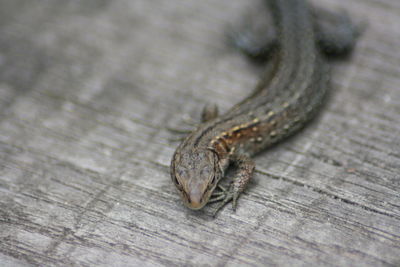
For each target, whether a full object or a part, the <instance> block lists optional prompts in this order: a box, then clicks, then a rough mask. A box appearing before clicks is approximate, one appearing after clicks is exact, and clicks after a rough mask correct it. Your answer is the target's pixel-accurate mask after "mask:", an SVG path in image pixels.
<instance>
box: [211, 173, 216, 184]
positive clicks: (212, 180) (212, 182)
mask: <svg viewBox="0 0 400 267" xmlns="http://www.w3.org/2000/svg"><path fill="white" fill-rule="evenodd" d="M216 181H217V179H216V178H215V175H214V176H213V178H212V179H211V184H213V185H214V184H215V182H216Z"/></svg>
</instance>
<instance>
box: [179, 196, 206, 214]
mask: <svg viewBox="0 0 400 267" xmlns="http://www.w3.org/2000/svg"><path fill="white" fill-rule="evenodd" d="M208 198H209V197H208V196H207V194H204V195H200V196H199V195H191V196H190V197H189V196H188V197H187V198H184V202H185V204H186V206H187V207H188V208H189V209H192V210H199V209H201V208H203V207H204V206H205V205H206V204H207V201H208Z"/></svg>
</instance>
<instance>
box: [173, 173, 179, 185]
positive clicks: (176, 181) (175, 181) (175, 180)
mask: <svg viewBox="0 0 400 267" xmlns="http://www.w3.org/2000/svg"><path fill="white" fill-rule="evenodd" d="M172 181H173V182H174V183H175V184H176V185H177V186H180V185H181V184H180V183H179V181H178V179H176V176H175V175H174V176H172Z"/></svg>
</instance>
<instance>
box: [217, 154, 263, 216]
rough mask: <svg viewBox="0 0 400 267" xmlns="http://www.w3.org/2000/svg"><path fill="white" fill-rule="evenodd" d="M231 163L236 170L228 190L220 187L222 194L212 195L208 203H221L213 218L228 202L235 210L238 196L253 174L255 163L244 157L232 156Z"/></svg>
mask: <svg viewBox="0 0 400 267" xmlns="http://www.w3.org/2000/svg"><path fill="white" fill-rule="evenodd" d="M231 162H232V163H233V164H234V165H236V167H237V170H236V174H235V176H234V179H233V181H232V183H231V185H230V187H229V189H228V190H225V189H223V188H222V187H220V188H222V192H220V193H216V194H214V196H215V197H214V198H212V199H210V202H217V201H221V202H220V203H219V204H218V206H217V208H216V210H215V211H214V213H213V215H214V216H215V214H216V213H217V212H218V211H219V210H220V209H221V208H222V207H224V206H225V205H226V204H227V203H229V202H230V201H232V208H233V210H236V206H237V200H238V198H239V195H240V194H241V193H242V192H243V191H244V189H245V188H246V185H247V184H248V183H249V181H250V179H251V177H252V176H253V173H254V168H255V163H254V161H252V160H251V158H250V157H248V156H246V155H233V156H232V158H231Z"/></svg>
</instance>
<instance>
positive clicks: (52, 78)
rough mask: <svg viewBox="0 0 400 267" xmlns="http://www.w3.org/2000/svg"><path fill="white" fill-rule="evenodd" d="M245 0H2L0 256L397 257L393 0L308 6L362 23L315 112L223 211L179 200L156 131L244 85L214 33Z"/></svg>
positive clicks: (8, 262)
mask: <svg viewBox="0 0 400 267" xmlns="http://www.w3.org/2000/svg"><path fill="white" fill-rule="evenodd" d="M257 1H258V0H251V1H249V0H236V1H229V0H219V1H216V0H203V1H196V0H185V1H183V0H170V1H161V0H153V1H146V0H135V1H129V0H118V1H102V0H87V1H63V0H53V1H28V0H17V1H1V6H2V8H1V9H0V48H1V49H0V207H1V208H0V240H1V242H0V263H1V265H2V266H28V265H38V266H50V265H51V266H94V265H96V266H97V265H100V266H110V265H112V266H127V265H130V266H136V265H140V266H175V265H178V266H188V265H189V266H190V265H202V266H225V265H227V266H237V265H249V266H265V265H271V266H273V265H279V266H322V265H323V266H399V265H400V90H399V88H398V87H399V84H400V64H399V62H400V54H399V53H398V47H399V46H400V39H399V38H398V36H400V28H399V27H398V24H399V23H400V2H399V1H397V0H380V1H379V0H368V1H360V0H350V1H334V0H322V1H315V4H316V5H318V6H322V7H324V8H328V9H346V11H347V12H348V13H349V14H350V15H351V17H352V18H353V19H354V20H356V21H361V23H362V24H364V25H365V26H366V27H365V30H364V32H363V34H362V36H361V37H360V40H359V42H358V44H357V47H356V49H355V51H354V53H353V55H352V57H351V58H350V59H348V60H344V61H337V62H334V66H333V74H332V89H331V93H330V98H329V100H328V101H327V104H326V105H325V107H324V108H323V112H322V113H321V114H320V116H319V117H318V118H317V119H316V120H315V121H313V123H311V124H310V125H309V127H307V128H306V129H305V130H304V131H302V132H301V133H299V134H297V135H296V136H294V137H293V138H290V139H289V140H288V141H287V142H283V143H281V144H279V145H277V146H275V147H273V148H272V149H270V150H268V151H265V153H262V154H260V155H259V156H258V157H256V163H257V167H256V175H255V178H254V180H253V181H252V183H251V185H250V187H249V188H248V190H247V191H246V192H245V193H244V194H243V195H242V197H241V198H240V201H239V205H238V210H237V211H236V213H234V212H232V210H231V209H230V207H226V208H225V209H224V210H223V211H222V212H221V213H220V214H219V216H218V217H217V218H216V219H213V218H212V217H211V216H210V213H211V211H212V209H211V208H209V207H208V208H206V209H205V210H204V211H202V212H192V211H189V210H187V209H186V208H184V206H183V205H182V203H181V202H180V199H179V196H178V195H177V193H176V191H175V189H174V186H173V184H172V182H171V181H170V177H169V167H168V166H169V162H170V158H171V156H172V153H173V151H174V149H175V147H176V146H177V144H176V143H171V142H170V141H169V139H171V138H176V136H175V135H173V134H172V133H170V132H169V131H167V130H166V127H177V128H182V127H184V126H185V125H184V124H183V119H184V118H185V117H187V116H190V117H193V118H195V119H198V118H199V114H200V111H201V109H202V107H203V106H204V105H205V104H206V103H210V102H216V103H217V104H218V105H219V106H220V109H221V110H222V111H224V110H227V109H228V108H229V107H230V106H232V105H233V104H234V103H235V102H238V101H239V100H241V99H242V98H243V97H245V96H246V95H247V94H249V93H250V92H251V90H252V88H254V85H255V84H256V82H257V79H258V76H259V75H260V73H261V68H260V67H259V66H255V65H254V64H253V63H252V62H250V61H248V60H247V59H246V58H244V57H243V56H242V55H240V54H239V53H238V52H237V51H235V50H234V49H232V48H231V47H229V46H228V45H227V43H226V39H225V34H226V32H227V30H228V29H229V27H230V26H232V25H234V24H235V23H237V22H238V21H240V18H241V17H242V16H243V15H244V14H245V11H246V9H247V8H249V7H251V6H252V5H254V4H255V3H256V2H257ZM317 2H318V3H317Z"/></svg>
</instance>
